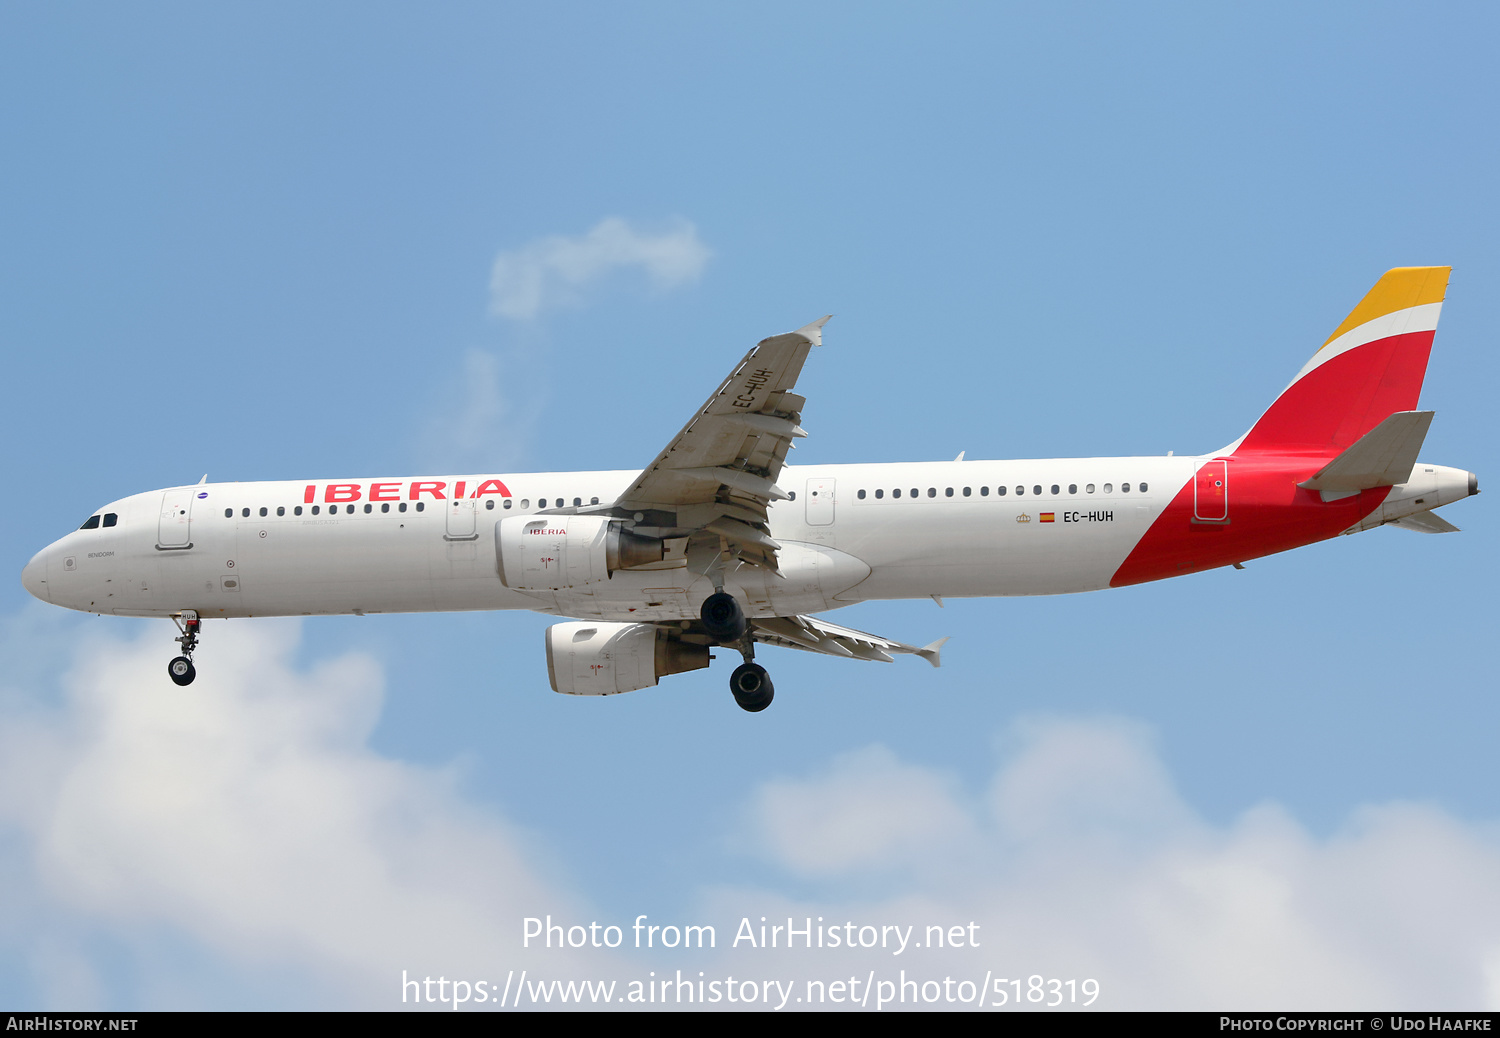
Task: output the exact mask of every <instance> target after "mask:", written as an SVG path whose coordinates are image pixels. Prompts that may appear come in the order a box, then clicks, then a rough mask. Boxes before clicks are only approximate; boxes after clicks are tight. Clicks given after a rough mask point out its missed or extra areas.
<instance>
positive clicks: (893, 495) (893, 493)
mask: <svg viewBox="0 0 1500 1038" xmlns="http://www.w3.org/2000/svg"><path fill="white" fill-rule="evenodd" d="M891 496H892V497H900V496H901V491H900V490H899V489H897V490H892V491H891Z"/></svg>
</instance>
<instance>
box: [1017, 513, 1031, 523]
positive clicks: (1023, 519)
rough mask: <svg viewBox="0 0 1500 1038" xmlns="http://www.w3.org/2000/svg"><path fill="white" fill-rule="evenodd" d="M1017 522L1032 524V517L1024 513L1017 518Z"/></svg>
mask: <svg viewBox="0 0 1500 1038" xmlns="http://www.w3.org/2000/svg"><path fill="white" fill-rule="evenodd" d="M1016 522H1018V523H1029V522H1031V516H1029V515H1027V514H1026V513H1025V512H1022V513H1021V514H1020V515H1018V516H1016Z"/></svg>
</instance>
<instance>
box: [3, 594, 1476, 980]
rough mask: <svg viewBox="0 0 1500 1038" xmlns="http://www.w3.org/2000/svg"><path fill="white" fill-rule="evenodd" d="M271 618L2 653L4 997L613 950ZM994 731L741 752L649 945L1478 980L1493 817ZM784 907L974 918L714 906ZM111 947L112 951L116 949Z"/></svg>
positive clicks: (51, 641) (806, 973)
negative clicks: (179, 677)
mask: <svg viewBox="0 0 1500 1038" xmlns="http://www.w3.org/2000/svg"><path fill="white" fill-rule="evenodd" d="M40 612H41V609H40V607H38V608H37V609H35V610H31V611H28V613H26V614H23V616H22V617H20V618H16V619H14V620H12V621H10V622H7V623H6V624H5V625H4V629H3V630H0V662H4V661H5V660H6V659H8V658H9V657H10V656H12V655H16V656H17V658H18V659H22V660H23V661H24V659H25V658H28V656H36V657H42V656H45V657H46V658H49V659H53V660H55V659H59V658H66V656H67V652H66V650H64V648H63V647H62V645H61V644H60V643H61V642H62V641H63V637H62V635H75V634H76V632H77V631H78V626H77V625H76V624H75V623H68V624H64V623H61V622H59V623H58V624H56V625H53V626H55V627H57V628H58V630H57V631H52V632H51V633H49V630H50V628H49V626H48V625H47V624H45V623H44V624H41V625H40V626H38V625H37V624H36V622H35V616H36V615H37V614H39V613H40ZM65 619H66V618H65ZM300 630H301V627H300V624H298V623H296V622H292V621H267V620H259V621H253V622H239V621H236V622H230V623H224V624H218V625H216V626H215V629H214V630H213V631H212V632H210V633H211V636H212V641H211V645H210V647H209V649H206V650H205V651H208V652H210V653H211V665H207V664H208V663H209V662H210V659H209V657H202V658H201V659H200V662H202V663H204V664H205V666H203V668H202V670H201V671H200V677H199V679H198V681H197V683H195V684H194V685H193V686H192V687H191V688H188V689H178V688H176V687H175V686H172V685H170V684H169V683H168V682H166V680H165V675H164V674H163V673H162V670H163V667H162V661H163V651H162V645H161V632H160V631H159V630H152V631H151V632H149V635H148V636H147V637H145V638H144V639H143V640H142V641H141V642H139V643H136V644H127V643H117V642H109V641H100V642H93V641H85V642H82V643H80V644H79V645H77V646H75V647H74V648H73V650H72V651H73V654H74V660H75V663H74V666H73V669H72V671H71V672H70V673H69V674H68V676H67V677H66V678H65V679H64V680H63V693H64V694H63V695H62V696H61V698H60V699H59V698H58V697H52V696H49V695H48V694H47V693H45V692H44V691H40V690H39V686H38V685H37V682H38V681H39V680H40V678H39V677H38V675H37V674H28V675H25V676H22V677H17V675H16V671H15V670H14V669H13V668H12V669H11V670H10V673H9V676H8V677H7V678H6V679H5V680H6V686H5V687H4V688H3V689H0V878H3V880H4V883H3V884H0V919H4V923H3V924H0V943H3V944H4V945H5V946H6V947H7V948H8V950H9V954H10V955H12V956H13V957H19V958H20V959H21V960H23V961H26V962H28V963H29V964H30V970H31V972H32V974H33V976H32V978H31V980H30V987H29V988H27V989H26V991H27V992H29V993H28V994H26V996H25V997H26V1000H27V1001H32V1002H35V1001H38V1000H50V1002H51V1003H52V1004H54V1005H59V1006H67V1007H73V1008H76V1007H80V1006H84V1005H108V1004H113V1005H120V1004H122V1003H123V1004H143V1005H144V1006H145V1007H152V1006H156V1007H175V1008H181V1007H183V1006H189V1005H244V1004H247V1003H248V1004H264V1005H268V1006H287V1005H294V1006H295V1005H304V1004H310V1005H361V1006H366V1007H368V1006H390V1005H393V1004H396V1003H397V999H398V998H399V995H398V994H396V991H395V978H397V977H398V976H399V973H400V971H401V970H402V969H410V970H412V971H413V972H414V973H418V972H420V973H421V974H422V975H429V974H430V975H439V974H443V973H446V974H447V975H448V976H450V977H451V976H455V975H458V976H463V975H469V976H475V975H476V973H477V974H479V975H484V976H487V978H488V979H490V980H491V981H496V980H500V981H503V979H504V974H503V972H500V971H502V970H505V969H508V968H510V966H511V965H512V964H513V965H514V966H515V967H516V968H517V969H519V968H525V967H527V966H532V967H535V968H536V971H537V972H540V971H545V973H546V975H547V976H549V977H570V978H580V979H582V978H602V977H605V976H617V977H618V976H629V975H639V973H640V971H641V969H642V968H643V967H642V966H641V960H639V959H637V958H635V957H634V956H625V955H623V953H612V954H610V955H608V956H606V957H604V958H598V957H590V958H585V957H583V956H584V955H585V952H584V951H579V952H572V951H569V952H566V953H559V952H556V951H553V952H548V953H546V954H545V955H544V956H543V957H541V958H537V957H528V955H527V953H524V952H520V951H519V949H518V948H517V943H518V942H517V933H516V928H517V924H518V921H519V920H520V919H521V918H522V917H524V916H527V915H543V914H552V915H553V916H554V917H556V918H564V917H567V918H575V919H591V918H596V917H600V916H599V915H598V913H596V912H595V911H593V910H591V909H589V908H587V907H586V905H587V904H588V903H589V902H590V901H591V900H594V899H592V898H589V897H587V896H586V895H585V892H582V891H578V890H570V889H566V888H563V887H560V886H559V885H558V884H557V882H556V881H555V880H554V879H553V876H554V875H555V874H556V869H555V868H552V867H550V866H548V865H546V864H540V863H539V862H541V861H542V860H543V859H540V858H538V856H537V852H536V850H535V849H534V842H533V841H532V840H531V839H529V838H528V837H527V836H526V835H525V834H522V833H519V832H517V831H516V830H515V829H514V828H513V827H512V826H511V825H509V824H508V823H507V822H506V821H505V820H504V819H503V818H500V817H499V816H497V815H496V814H495V813H494V812H493V811H490V810H486V809H483V808H480V807H477V806H475V805H473V804H472V803H470V802H468V801H466V799H465V798H464V797H463V795H462V794H461V793H460V792H459V791H458V790H457V789H456V788H455V783H454V781H453V776H452V774H451V773H450V772H448V771H445V770H443V769H433V768H424V767H418V766H414V765H410V764H406V763H403V762H400V761H396V760H391V759H388V758H384V757H381V756H380V755H379V754H377V753H375V752H374V751H373V750H371V749H370V748H369V746H368V742H367V737H368V735H369V732H370V730H371V727H372V726H373V725H374V723H375V721H376V718H377V716H378V714H379V711H380V708H381V699H382V696H381V691H380V690H381V684H382V680H383V679H382V675H381V673H380V671H379V668H378V667H377V666H376V665H375V663H374V662H373V661H372V660H370V659H369V658H367V657H364V656H360V655H347V656H343V657H340V658H337V659H330V660H323V661H319V662H314V663H312V664H309V665H294V663H293V657H294V654H295V652H296V650H297V648H298V638H299V633H300ZM59 632H61V634H59ZM1009 745H1010V748H1009V749H1008V750H1007V752H1006V754H1005V756H1004V758H1003V759H1002V761H1001V762H1000V764H999V766H998V767H997V768H996V771H995V773H994V775H993V777H992V779H991V780H990V781H989V782H988V783H987V784H986V785H985V787H984V788H983V789H979V790H966V789H965V788H964V787H963V785H962V783H960V782H959V781H958V780H957V779H956V778H955V777H954V776H952V775H949V774H947V773H946V772H944V771H942V770H941V769H937V768H932V767H927V766H924V765H920V764H914V763H911V762H908V761H903V760H901V759H900V758H899V757H898V756H897V755H896V754H894V753H892V752H891V751H889V750H888V749H885V748H882V747H871V748H867V749H865V750H861V751H857V752H855V753H850V754H845V755H842V756H839V757H836V758H834V759H833V760H832V761H830V762H829V763H828V764H827V765H826V767H824V768H822V769H820V770H818V771H817V772H816V773H814V774H812V775H809V776H806V777H802V778H787V777H782V778H776V779H774V780H767V781H764V782H763V783H761V784H760V785H758V786H757V787H755V788H754V789H753V790H752V791H751V793H750V794H749V795H748V797H747V798H746V800H745V802H744V803H743V804H741V805H740V807H741V812H740V814H739V816H738V817H739V819H740V821H739V823H738V824H737V825H736V826H735V827H734V831H733V833H732V835H731V839H732V841H733V842H734V843H735V844H736V845H737V846H739V847H741V848H749V849H752V851H751V852H752V853H753V855H754V856H755V857H756V858H757V859H758V860H759V862H760V864H759V868H758V873H757V874H758V875H759V876H760V877H761V880H760V882H759V883H758V884H757V885H755V886H748V887H741V888H732V889H731V888H725V887H722V886H710V885H705V886H704V887H702V888H700V890H699V891H697V892H696V894H694V893H693V892H686V896H687V897H689V898H696V900H697V902H698V903H697V904H696V905H694V906H692V907H689V908H686V909H680V911H681V912H682V915H683V917H684V918H691V919H692V920H693V921H695V922H707V923H713V924H715V925H716V926H717V927H718V928H719V932H720V935H721V942H720V944H719V947H718V949H717V951H715V952H704V953H700V954H698V955H695V956H693V957H692V958H691V959H687V960H679V959H676V958H663V959H661V960H660V961H657V960H655V959H653V960H651V963H650V964H651V966H652V968H656V969H658V970H675V969H678V968H683V969H691V970H704V971H707V972H708V975H709V976H711V977H712V976H716V975H723V973H724V972H728V973H734V974H736V975H739V976H750V975H754V976H757V977H762V978H769V977H773V976H774V977H779V978H783V979H786V980H788V981H795V982H796V984H797V985H799V987H798V991H799V993H800V992H801V991H802V990H805V989H804V988H803V987H802V985H804V984H805V983H806V981H808V980H816V979H823V980H825V981H829V980H834V979H838V978H839V977H845V978H847V977H848V976H849V975H850V974H851V969H853V970H858V971H861V975H866V974H864V972H863V971H867V970H875V971H876V972H877V975H878V976H879V977H880V978H894V977H896V976H897V974H898V971H899V970H902V969H905V970H906V971H907V972H908V975H909V976H912V977H916V978H918V979H919V980H921V979H931V978H937V979H941V978H943V977H944V976H952V977H955V978H960V979H968V980H970V981H972V982H978V981H979V980H981V979H982V978H983V976H984V974H985V972H986V971H987V970H993V971H995V975H996V976H1006V977H1017V976H1019V977H1029V976H1031V975H1033V974H1038V975H1042V976H1044V977H1049V978H1050V977H1058V978H1075V979H1080V980H1081V979H1083V978H1089V977H1092V978H1095V979H1097V980H1098V981H1099V982H1100V983H1101V985H1102V990H1103V995H1102V997H1101V999H1100V1002H1099V1003H1098V1004H1099V1006H1100V1007H1101V1008H1114V1009H1119V1008H1177V1009H1195V1008H1212V1009H1253V1008H1278V1009H1295V1008H1341V1009H1361V1008H1363V1009H1373V1008H1382V1009H1393V1008H1420V1009H1434V1008H1454V1009H1481V1008H1489V1009H1494V1008H1497V1004H1500V834H1497V832H1496V831H1495V828H1494V827H1493V826H1489V825H1484V824H1474V823H1467V822H1463V821H1460V820H1457V819H1455V818H1453V817H1452V816H1450V815H1448V814H1446V813H1445V812H1443V811H1442V810H1440V809H1438V808H1436V807H1432V806H1426V805H1420V804H1409V803H1393V804H1385V805H1378V806H1371V807H1367V808H1363V809H1361V810H1359V811H1357V812H1355V813H1354V814H1353V815H1352V816H1351V817H1350V818H1349V820H1348V821H1347V823H1346V824H1344V825H1343V826H1342V827H1340V828H1339V829H1338V830H1337V831H1336V832H1334V833H1333V834H1332V835H1330V836H1327V837H1316V836H1314V835H1311V834H1310V833H1308V832H1307V830H1306V829H1305V828H1303V827H1302V826H1301V825H1299V824H1298V823H1297V822H1296V821H1295V820H1293V819H1292V818H1291V817H1290V816H1289V815H1288V814H1287V813H1286V812H1285V811H1284V810H1282V809H1281V808H1279V807H1277V806H1275V805H1262V806H1259V807H1256V808H1254V809H1252V810H1249V811H1247V812H1245V813H1244V814H1243V815H1242V816H1240V817H1239V818H1237V819H1235V820H1234V821H1233V822H1231V823H1229V824H1223V825H1220V824H1214V823H1210V822H1208V821H1205V820H1204V819H1203V818H1202V817H1200V816H1199V815H1198V814H1197V813H1196V812H1195V811H1193V810H1192V809H1191V807H1189V806H1188V805H1187V804H1186V803H1185V802H1184V801H1183V798H1182V797H1181V796H1180V795H1179V793H1178V792H1177V790H1176V789H1175V788H1174V787H1173V784H1172V781H1171V778H1170V776H1169V774H1168V773H1167V770H1166V768H1165V767H1164V766H1163V763H1162V761H1161V759H1160V757H1159V755H1158V754H1157V753H1156V751H1155V749H1154V747H1153V745H1152V741H1151V738H1150V733H1149V732H1148V731H1146V730H1145V729H1143V728H1142V727H1141V726H1139V725H1134V724H1130V723H1127V722H1121V721H1113V720H1089V721H1079V720H1071V721H1058V720H1039V721H1037V720H1034V721H1030V722H1027V723H1024V724H1021V725H1018V726H1017V728H1016V729H1015V731H1014V732H1012V733H1011V736H1010V739H1009ZM732 814H733V812H732V811H731V815H732ZM600 882H605V881H603V880H600ZM809 889H811V890H815V891H816V890H821V891H823V894H822V895H821V896H819V895H813V896H808V895H807V894H806V891H807V890H809ZM792 891H799V892H800V893H792ZM589 893H592V894H594V895H596V897H597V898H599V899H602V900H606V901H607V900H609V895H610V894H611V893H612V892H611V891H608V890H600V891H592V892H589ZM632 911H633V909H632ZM621 914H622V916H623V918H621V919H619V920H616V921H618V922H623V923H625V924H626V925H628V923H629V918H630V913H626V912H623V911H622V913H621ZM788 915H790V916H792V917H794V918H796V919H797V920H799V924H800V920H801V919H803V918H804V917H807V916H813V917H818V916H822V917H823V918H824V921H825V922H827V923H829V924H834V923H842V922H843V921H845V920H853V921H856V922H859V923H861V924H863V923H875V924H882V925H883V924H889V923H901V924H910V925H913V926H915V927H916V929H915V932H914V936H915V939H916V940H918V941H920V940H922V939H923V937H924V936H925V933H926V929H925V928H926V927H927V926H929V925H933V924H940V925H942V926H944V927H950V926H954V925H965V924H967V923H968V922H970V921H974V922H975V923H977V924H978V926H979V929H978V930H977V936H978V938H979V942H980V944H979V947H978V948H974V949H969V948H964V949H951V948H950V949H942V950H941V951H937V950H932V949H919V948H915V947H914V948H913V949H911V950H909V951H908V952H907V953H905V954H904V955H903V957H901V958H896V957H893V956H892V955H890V954H889V952H888V951H887V952H874V951H872V952H863V951H861V952H855V953H850V952H848V951H847V950H841V951H839V952H832V951H830V950H828V949H812V950H804V949H799V950H798V951H796V952H795V953H792V952H786V951H785V950H784V949H783V950H780V951H777V952H775V953H771V954H767V953H765V952H763V951H754V950H751V951H747V950H745V949H742V948H741V949H736V948H732V947H728V945H729V942H730V939H731V937H732V935H733V934H734V933H735V932H736V924H737V923H738V921H739V920H740V918H741V917H747V918H751V919H757V918H758V917H759V916H765V917H767V919H768V920H769V921H770V922H772V923H775V922H777V921H779V918H780V917H785V916H788ZM607 916H608V913H606V914H605V917H607ZM122 947H123V948H125V949H128V950H129V952H130V953H131V956H132V957H133V958H134V959H135V960H136V961H135V963H134V964H133V965H132V972H130V973H128V974H125V975H122V972H121V970H120V969H119V968H118V965H117V964H116V963H115V962H114V961H113V960H115V959H117V958H118V955H119V949H120V948H122ZM164 947H166V949H167V950H163V948H164ZM205 964H207V965H205ZM621 970H625V971H627V972H626V973H625V974H621V973H620V971H621ZM747 970H750V971H753V973H752V972H746V971H747ZM716 971H722V972H716ZM205 975H207V976H208V977H209V981H210V982H211V983H209V984H208V987H209V988H211V989H212V990H209V991H207V993H205V982H204V980H203V977H204V976H205ZM659 975H660V976H668V975H669V974H668V973H665V972H663V973H660V974H659ZM287 977H292V978H294V979H293V980H292V981H290V982H288V981H287V980H286V978H287ZM267 978H270V979H269V980H268V979H267ZM215 984H216V985H217V987H215V986H214V985H215ZM299 985H300V986H299ZM268 991H269V994H268V993H267V992H268ZM728 1007H729V1006H727V1005H722V1006H720V1008H728ZM945 1007H946V1004H944V1003H940V1004H938V1005H937V1006H936V1007H935V1008H945Z"/></svg>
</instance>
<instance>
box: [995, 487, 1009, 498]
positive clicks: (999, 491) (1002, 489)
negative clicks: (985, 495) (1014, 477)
mask: <svg viewBox="0 0 1500 1038" xmlns="http://www.w3.org/2000/svg"><path fill="white" fill-rule="evenodd" d="M1007 489H1008V488H1006V487H996V488H995V496H996V497H1004V496H1005V492H1006V490H1007Z"/></svg>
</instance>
